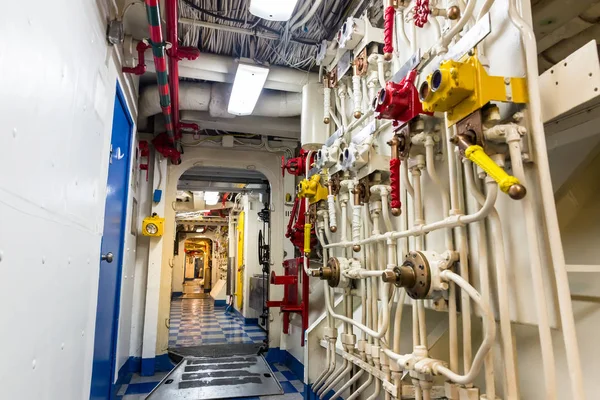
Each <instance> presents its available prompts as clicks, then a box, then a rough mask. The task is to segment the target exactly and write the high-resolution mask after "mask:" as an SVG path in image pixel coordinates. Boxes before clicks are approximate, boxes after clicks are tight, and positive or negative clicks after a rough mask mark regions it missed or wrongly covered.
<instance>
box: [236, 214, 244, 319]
mask: <svg viewBox="0 0 600 400" xmlns="http://www.w3.org/2000/svg"><path fill="white" fill-rule="evenodd" d="M237 232H238V242H237V285H236V290H235V294H236V297H237V306H238V309H239V310H240V311H241V310H242V306H243V305H244V212H243V211H242V212H241V213H240V215H239V216H238V224H237Z"/></svg>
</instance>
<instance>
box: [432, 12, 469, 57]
mask: <svg viewBox="0 0 600 400" xmlns="http://www.w3.org/2000/svg"><path fill="white" fill-rule="evenodd" d="M475 4H477V1H469V2H468V3H467V7H466V8H465V10H464V11H463V12H462V16H461V17H460V19H459V20H458V22H457V23H456V24H455V25H454V26H452V28H450V30H449V31H448V32H446V34H444V35H442V37H441V38H440V39H439V40H438V41H437V43H436V46H435V52H436V54H437V55H440V54H445V53H447V52H448V45H449V44H450V42H451V41H452V39H454V37H455V36H456V35H457V34H458V33H460V31H462V29H463V28H464V27H465V25H466V24H467V22H469V20H470V19H471V16H472V15H473V10H474V9H475Z"/></svg>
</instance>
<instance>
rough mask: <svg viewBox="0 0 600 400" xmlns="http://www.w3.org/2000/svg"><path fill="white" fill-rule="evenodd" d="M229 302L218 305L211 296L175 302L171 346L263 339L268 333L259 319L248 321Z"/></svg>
mask: <svg viewBox="0 0 600 400" xmlns="http://www.w3.org/2000/svg"><path fill="white" fill-rule="evenodd" d="M225 309H226V306H215V305H214V300H213V299H212V298H211V297H208V298H198V299H186V298H177V299H173V300H172V302H171V319H170V327H169V347H170V348H174V347H190V346H199V345H219V344H239V343H257V344H260V343H262V342H263V341H264V340H265V339H266V337H267V335H266V333H265V331H264V330H262V328H261V327H260V326H258V323H256V322H252V323H246V322H245V321H244V319H243V318H242V317H241V316H240V315H239V314H235V313H234V311H227V312H226V311H225Z"/></svg>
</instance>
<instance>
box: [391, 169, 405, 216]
mask: <svg viewBox="0 0 600 400" xmlns="http://www.w3.org/2000/svg"><path fill="white" fill-rule="evenodd" d="M390 186H391V187H392V192H391V193H390V208H391V209H392V214H393V215H396V216H397V215H400V210H401V208H402V203H401V202H400V159H399V158H391V159H390Z"/></svg>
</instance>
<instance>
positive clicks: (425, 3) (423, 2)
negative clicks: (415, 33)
mask: <svg viewBox="0 0 600 400" xmlns="http://www.w3.org/2000/svg"><path fill="white" fill-rule="evenodd" d="M430 12H431V10H430V9H429V0H417V4H416V5H415V25H416V26H418V27H419V28H422V27H423V26H425V24H426V23H427V19H428V18H429V13H430Z"/></svg>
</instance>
